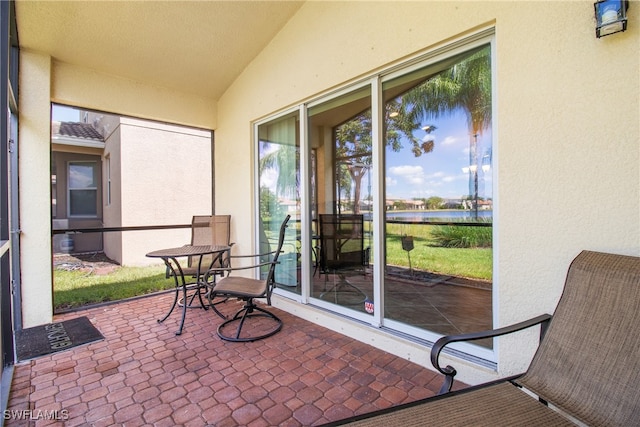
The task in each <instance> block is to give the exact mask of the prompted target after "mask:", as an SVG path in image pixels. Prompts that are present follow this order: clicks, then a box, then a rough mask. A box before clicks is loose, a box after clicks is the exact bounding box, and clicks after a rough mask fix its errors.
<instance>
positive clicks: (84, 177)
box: [69, 163, 97, 188]
mask: <svg viewBox="0 0 640 427" xmlns="http://www.w3.org/2000/svg"><path fill="white" fill-rule="evenodd" d="M96 169H97V168H96V164H95V163H70V164H69V188H96V187H97V176H96V175H97V173H96Z"/></svg>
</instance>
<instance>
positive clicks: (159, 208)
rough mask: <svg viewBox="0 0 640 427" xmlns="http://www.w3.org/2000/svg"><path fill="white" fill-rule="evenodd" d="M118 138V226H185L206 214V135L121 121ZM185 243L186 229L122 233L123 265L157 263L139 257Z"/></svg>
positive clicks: (208, 147)
mask: <svg viewBox="0 0 640 427" xmlns="http://www.w3.org/2000/svg"><path fill="white" fill-rule="evenodd" d="M120 134H121V139H122V145H121V162H122V164H121V170H120V173H121V175H120V179H121V183H122V186H121V190H120V197H121V204H122V211H121V213H122V226H125V227H126V226H138V225H175V224H190V223H191V217H192V216H193V215H210V214H211V209H212V203H211V202H212V193H211V179H212V178H211V132H210V131H204V130H200V129H194V128H186V127H184V126H174V125H169V124H162V123H157V122H153V123H150V122H149V121H147V120H138V119H131V118H123V119H122V120H121V124H120ZM190 240H191V231H190V230H189V229H175V230H153V231H144V232H142V231H140V232H138V231H134V232H124V233H122V259H123V263H124V264H126V265H144V264H151V263H158V261H159V260H158V259H151V258H146V257H145V256H144V255H145V254H146V253H148V252H151V251H154V250H156V249H162V248H166V247H175V246H182V245H184V244H187V243H189V242H190Z"/></svg>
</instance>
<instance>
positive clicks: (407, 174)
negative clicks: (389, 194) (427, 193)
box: [389, 165, 425, 185]
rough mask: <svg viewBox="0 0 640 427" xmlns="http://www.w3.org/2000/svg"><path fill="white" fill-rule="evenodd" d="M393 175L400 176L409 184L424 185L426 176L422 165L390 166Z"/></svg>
mask: <svg viewBox="0 0 640 427" xmlns="http://www.w3.org/2000/svg"><path fill="white" fill-rule="evenodd" d="M389 173H390V174H391V175H397V176H399V177H400V178H401V179H402V180H403V181H404V182H406V183H407V184H409V185H422V184H424V180H425V176H424V169H423V168H422V166H409V165H403V166H393V167H391V168H389Z"/></svg>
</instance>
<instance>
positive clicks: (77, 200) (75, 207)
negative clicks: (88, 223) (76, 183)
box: [69, 190, 98, 216]
mask: <svg viewBox="0 0 640 427" xmlns="http://www.w3.org/2000/svg"><path fill="white" fill-rule="evenodd" d="M97 195H98V192H97V191H96V190H70V191H69V210H70V212H69V213H70V215H88V216H95V215H97V214H98V212H97V206H98V205H97Z"/></svg>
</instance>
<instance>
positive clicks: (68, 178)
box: [67, 160, 100, 218]
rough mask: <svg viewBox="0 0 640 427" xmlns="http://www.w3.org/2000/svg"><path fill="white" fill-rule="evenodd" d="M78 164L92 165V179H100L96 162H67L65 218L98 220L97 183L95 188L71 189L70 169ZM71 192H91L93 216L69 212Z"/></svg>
mask: <svg viewBox="0 0 640 427" xmlns="http://www.w3.org/2000/svg"><path fill="white" fill-rule="evenodd" d="M79 164H91V165H93V173H94V177H95V178H96V179H100V176H99V173H100V168H99V163H98V161H96V160H70V161H68V162H67V217H68V218H98V217H99V213H100V209H99V206H98V204H99V202H100V198H99V197H98V196H99V194H98V190H99V188H100V184H99V183H97V184H96V186H95V187H82V188H72V187H71V173H70V172H71V167H72V166H73V165H79ZM73 191H93V192H94V193H95V195H96V204H95V206H94V207H95V214H74V213H73V212H72V211H71V205H72V203H71V193H72V192H73Z"/></svg>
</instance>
